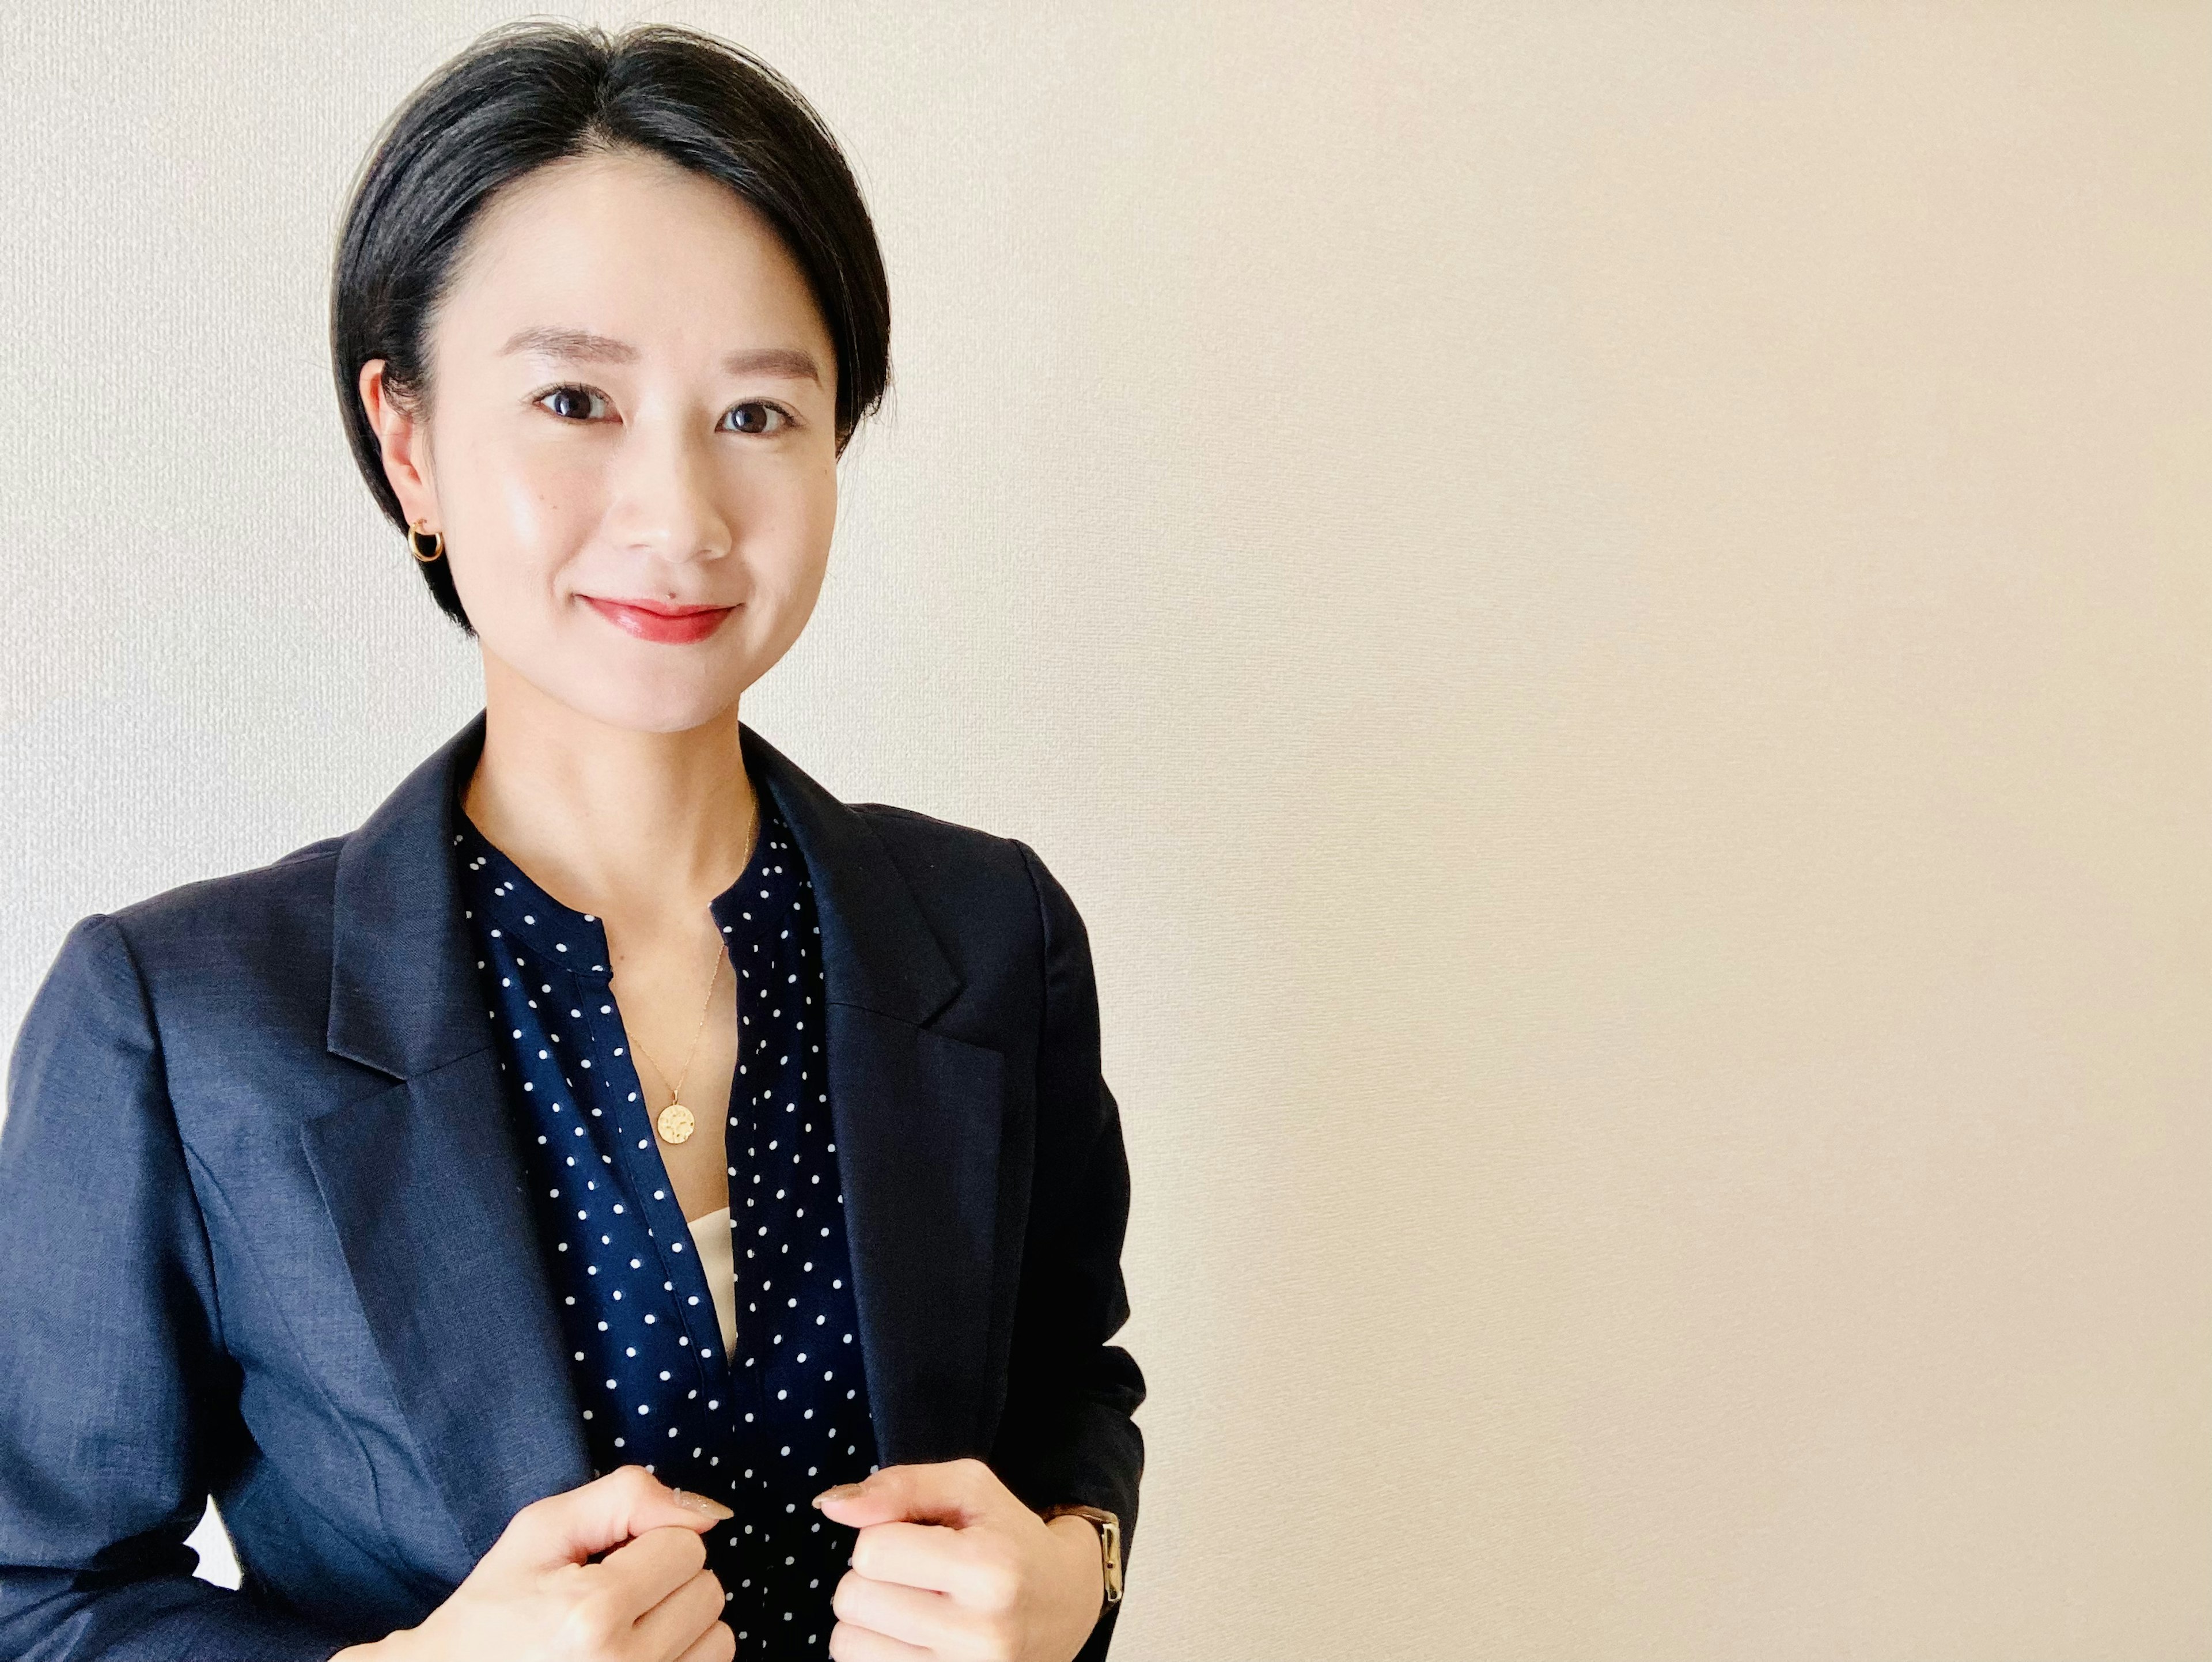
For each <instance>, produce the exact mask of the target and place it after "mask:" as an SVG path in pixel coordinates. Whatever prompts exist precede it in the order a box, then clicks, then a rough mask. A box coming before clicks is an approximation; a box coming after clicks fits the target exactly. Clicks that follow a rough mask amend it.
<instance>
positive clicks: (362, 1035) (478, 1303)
mask: <svg viewBox="0 0 2212 1662" xmlns="http://www.w3.org/2000/svg"><path fill="white" fill-rule="evenodd" d="M483 720H484V718H483V715H482V713H481V712H479V713H478V715H477V716H476V717H475V718H474V719H473V720H472V721H471V722H470V723H469V724H468V726H467V727H465V728H463V729H462V730H461V731H460V732H459V734H456V735H455V736H454V737H453V739H452V740H448V741H447V743H446V744H445V745H444V746H441V748H440V749H439V750H438V751H437V752H436V753H435V754H434V755H432V756H431V757H430V758H428V760H426V761H425V762H423V763H422V765H420V766H419V767H417V768H416V770H414V772H412V773H411V774H410V775H409V776H408V777H407V778H406V779H405V780H404V782H402V783H401V784H400V786H399V788H398V789H397V790H395V791H394V792H393V793H392V795H391V796H390V797H389V798H388V799H387V800H386V801H385V802H384V804H383V805H382V806H381V807H379V808H378V809H377V810H376V812H375V813H374V814H373V815H371V816H370V817H369V819H368V821H367V823H365V824H364V825H362V826H361V828H360V829H359V830H357V831H352V832H350V833H349V834H347V835H345V836H343V837H329V838H326V839H325V840H324V841H322V842H319V843H311V844H309V845H308V846H307V847H306V848H303V849H298V850H296V851H295V852H294V853H292V854H289V855H285V856H284V857H283V859H281V860H278V861H275V862H274V863H272V864H270V865H267V866H264V867H261V868H258V869H255V870H252V871H247V872H241V873H239V874H235V875H234V876H228V877H222V878H216V879H213V880H209V881H205V882H199V883H191V884H187V885H185V886H182V887H180V888H176V889H172V890H170V891H168V892H167V893H164V894H161V895H158V896H156V897H155V898H152V899H149V900H145V901H141V902H139V903H138V904H135V905H131V906H125V907H124V908H122V909H121V910H118V911H116V912H114V913H112V914H106V915H98V914H96V915H94V916H89V917H87V918H85V919H83V920H82V922H78V923H77V924H76V926H75V927H74V928H71V929H70V932H69V934H68V935H67V936H66V938H65V939H64V941H63V943H62V947H61V950H60V953H59V954H58V957H57V959H55V962H54V965H53V967H52V970H51V971H49V972H48V973H47V976H46V980H45V981H44V983H42V984H41V985H40V989H39V992H38V995H37V996H36V998H35V999H34V1000H33V1003H32V1005H31V1008H30V1010H29V1013H28V1014H27V1016H26V1017H25V1019H24V1022H23V1026H22V1029H21V1033H20V1034H19V1035H18V1037H17V1039H16V1043H15V1050H14V1052H13V1055H12V1057H11V1059H10V1063H9V1076H8V1117H7V1119H6V1121H5V1123H4V1125H0V1657H5V1658H37V1659H40V1662H58V1659H64V1658H70V1659H75V1658H91V1657H100V1658H111V1659H155V1658H161V1659H185V1658H192V1659H221V1662H261V1659H266V1662H280V1659H281V1662H310V1659H312V1662H323V1659H325V1658H327V1657H328V1656H329V1655H330V1654H331V1652H332V1651H334V1650H337V1649H338V1648H339V1647H341V1646H343V1645H345V1644H349V1643H356V1642H360V1641H365V1640H369V1639H375V1638H380V1637H381V1636H382V1635H385V1634H386V1633H389V1632H391V1631H392V1630H393V1629H398V1628H404V1627H410V1626H412V1625H414V1624H416V1623H417V1622H420V1621H421V1620H422V1618H423V1617H424V1616H426V1615H427V1614H428V1612H429V1611H430V1610H433V1609H434V1608H435V1607H436V1606H437V1605H438V1604H440V1603H441V1602H442V1601H443V1600H444V1599H445V1598H446V1597H447V1595H448V1594H449V1593H451V1592H452V1591H453V1588H454V1587H455V1586H457V1585H458V1584H459V1581H460V1580H462V1578H463V1577H465V1575H466V1574H468V1573H469V1570H470V1568H471V1567H472V1566H473V1565H474V1564H475V1563H476V1562H477V1558H478V1557H479V1556H481V1555H482V1554H483V1552H484V1551H485V1549H487V1548H489V1546H490V1545H491V1544H492V1543H493V1542H494V1541H495V1539H496V1538H497V1537H498V1536H499V1534H500V1532H501V1530H503V1529H504V1528H505V1527H506V1525H507V1521H508V1520H509V1519H511V1518H512V1517H513V1515H514V1513H515V1512H516V1510H517V1509H518V1508H520V1507H523V1506H525V1505H526V1504H527V1503H529V1502H530V1501H535V1500H537V1499H538V1498H540V1497H541V1496H544V1495H553V1494H557V1493H559V1492H560V1491H562V1490H564V1489H568V1488H574V1487H575V1486H576V1485H578V1484H580V1483H583V1482H588V1481H589V1480H590V1477H591V1468H590V1464H589V1462H588V1460H587V1458H586V1447H585V1442H584V1437H583V1434H582V1427H581V1422H580V1418H579V1410H578V1405H577V1403H576V1401H575V1398H574V1394H573V1391H572V1390H571V1387H570V1383H569V1379H568V1374H569V1369H568V1366H567V1364H566V1361H565V1359H564V1356H563V1355H562V1347H561V1341H560V1328H559V1323H558V1319H557V1317H556V1312H555V1310H554V1308H553V1303H552V1299H551V1296H550V1293H549V1291H548V1288H547V1282H546V1278H545V1274H544V1267H543V1264H542V1263H541V1261H540V1258H539V1247H538V1240H537V1236H536V1233H535V1226H534V1223H533V1221H532V1215H531V1213H530V1210H529V1202H528V1199H527V1196H526V1194H525V1192H524V1168H523V1166H522V1164H521V1156H520V1148H518V1146H517V1143H516V1135H517V1134H516V1132H515V1131H514V1129H513V1128H512V1127H511V1126H510V1123H509V1118H508V1110H507V1103H506V1099H505V1096H504V1094H503V1092H504V1087H503V1085H502V1083H501V1075H500V1071H499V1063H498V1059H497V1057H496V1056H495V1054H494V1053H493V1051H492V1050H491V1049H490V1048H489V1045H488V1043H487V1038H486V1034H485V1030H484V1024H483V1017H482V1015H481V1014H479V1012H480V1010H481V1009H482V1007H483V1001H482V998H481V996H480V995H479V993H478V990H477V981H476V969H475V963H474V956H473V953H472V951H471V947H470V944H469V939H468V935H467V926H466V924H465V920H464V919H463V917H462V916H461V910H460V903H459V896H458V891H457V886H456V882H455V877H454V874H453V866H452V861H451V857H450V855H449V852H448V850H449V847H450V843H451V839H452V827H451V824H450V816H451V814H452V813H453V807H452V803H453V801H455V800H457V798H458V794H459V793H458V789H457V786H458V784H459V783H460V782H465V777H466V773H467V770H471V769H472V768H473V766H474V764H475V762H476V759H477V756H478V755H479V754H481V752H482V748H483ZM741 742H742V745H743V748H744V757H745V760H746V764H747V765H748V767H749V769H750V771H751V774H752V776H753V778H754V779H755V780H756V781H757V782H759V783H760V784H761V785H762V786H763V787H764V788H766V789H767V790H768V791H769V793H770V794H772V795H773V796H774V798H775V803H776V806H777V807H779V808H781V810H782V812H783V815H784V818H785V819H786V820H787V821H788V822H789V824H790V826H791V829H792V831H793V835H794V836H795V837H797V838H798V840H799V847H800V849H801V851H802V852H803V853H804V855H805V859H806V865H807V869H808V871H809V872H810V874H811V876H812V878H813V880H814V886H815V892H816V896H817V905H818V910H819V913H820V922H821V928H822V952H823V975H824V977H825V980H826V983H827V990H828V995H829V1008H828V1010H827V1012H826V1026H827V1033H828V1040H827V1042H828V1046H829V1058H828V1065H829V1081H830V1097H831V1110H832V1113H833V1116H834V1119H835V1123H836V1130H837V1141H838V1158H839V1160H840V1162H841V1168H842V1179H843V1183H844V1189H845V1197H846V1213H847V1227H848V1230H849V1232H850V1235H851V1241H852V1250H853V1261H854V1292H855V1294H856V1295H857V1298H858V1301H859V1306H860V1338H861V1342H862V1347H863V1355H864V1360H865V1361H866V1371H867V1385H868V1403H869V1407H870V1409H871V1410H872V1413H873V1415H874V1418H875V1427H876V1434H877V1438H878V1451H879V1456H880V1458H881V1459H882V1461H883V1462H884V1464H897V1463H903V1462H908V1461H924V1460H946V1459H952V1458H958V1457H961V1456H965V1455H972V1456H975V1457H978V1458H983V1459H985V1460H987V1461H988V1462H989V1464H991V1466H992V1468H993V1469H994V1470H995V1471H996V1472H997V1473H998V1474H999V1476H1000V1478H1001V1479H1002V1480H1003V1481H1004V1482H1006V1484H1007V1486H1008V1487H1009V1488H1012V1490H1013V1491H1014V1492H1015V1493H1016V1494H1018V1495H1020V1496H1021V1497H1022V1498H1023V1499H1024V1500H1025V1501H1029V1502H1030V1504H1032V1505H1034V1506H1039V1507H1042V1506H1043V1505H1045V1504H1048V1503H1050V1502H1054V1501H1088V1502H1090V1503H1091V1504H1094V1505H1097V1506H1103V1507H1109V1508H1111V1509H1112V1510H1113V1511H1114V1512H1115V1513H1119V1514H1120V1516H1121V1520H1122V1525H1123V1529H1124V1531H1125V1536H1124V1540H1125V1543H1126V1542H1127V1539H1128V1538H1129V1537H1130V1536H1133V1533H1134V1526H1135V1522H1136V1515H1137V1484H1138V1478H1139V1474H1140V1472H1141V1470H1142V1468H1143V1463H1144V1441H1143V1438H1142V1436H1141V1435H1140V1434H1139V1431H1138V1429H1137V1427H1136V1426H1135V1424H1134V1423H1133V1421H1132V1419H1131V1417H1130V1416H1131V1414H1132V1412H1133V1410H1134V1409H1136V1407H1137V1406H1138V1404H1139V1403H1140V1402H1141V1401H1142V1400H1143V1399H1144V1394H1145V1385H1144V1379H1143V1376H1142V1375H1141V1373H1139V1370H1138V1368H1137V1366H1136V1364H1135V1363H1134V1362H1133V1361H1132V1360H1131V1359H1130V1357H1129V1355H1127V1352H1126V1351H1124V1350H1122V1349H1121V1348H1119V1347H1116V1346H1114V1345H1110V1344H1109V1343H1107V1342H1106V1341H1107V1340H1108V1338H1109V1336H1111V1335H1112V1334H1113V1333H1114V1332H1115V1330H1117V1329H1119V1328H1120V1327H1121V1324H1122V1323H1123V1321H1124V1320H1125V1319H1126V1318H1127V1313H1128V1306H1127V1300H1126V1299H1125V1296H1124V1293H1123V1287H1122V1280H1121V1265H1120V1260H1121V1239H1122V1233H1123V1228H1124V1226H1125V1224H1126V1221H1127V1213H1128V1168H1127V1160H1126V1159H1125V1157H1124V1154H1123V1150H1122V1142H1121V1124H1120V1117H1119V1114H1118V1111H1117V1110H1116V1108H1115V1102H1114V1099H1113V1096H1112V1094H1111V1093H1109V1091H1108V1090H1107V1088H1106V1086H1105V1083H1104V1081H1103V1079H1102V1078H1101V1076H1100V1073H1099V1062H1098V1018H1097V992H1096V989H1095V987H1094V984H1093V982H1092V979H1091V953H1090V947H1089V945H1088V942H1087V941H1086V938H1085V933H1084V928H1083V923H1082V921H1081V919H1080V918H1079V916H1077V913H1076V910H1075V908H1074V906H1073V904H1071V903H1070V901H1069V900H1068V898H1067V895H1066V892H1064V891H1063V890H1062V889H1061V887H1060V885H1059V884H1058V883H1057V882H1055V881H1054V879H1053V877H1052V875H1051V874H1050V873H1048V871H1046V869H1045V868H1044V867H1043V865H1042V863H1041V862H1040V861H1038V859H1037V857H1036V855H1035V854H1034V853H1032V852H1031V851H1030V849H1029V848H1028V847H1027V846H1025V845H1024V844H1023V843H1018V842H1015V841H1012V840H1010V839H1006V838H1002V837H993V836H989V835H987V834H985V833H983V832H981V831H972V830H969V829H967V828H965V827H963V826H959V825H949V824H947V823H945V822H944V821H942V820H939V819H930V818H928V817H927V816H926V815H922V814H919V813H910V812H908V811H905V810H902V809H898V808H890V807H882V806H879V805H875V804H858V805H848V804H846V803H842V802H840V801H837V800H836V799H835V798H834V797H832V796H830V795H829V793H828V792H826V791H825V790H823V788H822V787H820V786H819V785H817V783H815V782H814V781H813V780H811V778H809V777H808V776H806V775H805V773H803V772H801V771H800V770H799V769H798V768H797V767H796V766H794V765H793V764H792V763H791V762H790V761H788V760H787V759H786V758H784V757H783V756H782V755H781V754H780V753H778V752H776V751H775V749H774V748H773V747H772V746H769V744H767V743H766V742H765V741H764V740H762V739H761V738H760V737H759V736H758V735H757V734H755V733H754V732H752V730H751V729H750V728H741ZM209 1495H213V1496H214V1497H215V1499H216V1504H217V1506H218V1507H219V1508H220V1509H221V1512H222V1519H223V1522H224V1524H225V1525H227V1526H228V1530H229V1533H230V1537H231V1539H232V1541H233V1543H234V1544H235V1546H236V1549H237V1553H238V1560H239V1567H240V1574H241V1576H242V1584H241V1586H240V1587H239V1588H238V1589H237V1590H236V1591H232V1590H229V1589H225V1588H221V1587H217V1586H213V1585H212V1584H210V1583H208V1582H205V1581H202V1580H196V1579H194V1577H193V1576H192V1571H193V1569H194V1568H196V1566H197V1555H196V1554H194V1553H193V1552H192V1550H191V1549H190V1548H188V1547H186V1546H185V1544H184V1543H185V1537H186V1536H187V1535H188V1534H189V1533H190V1532H191V1530H192V1528H193V1527H194V1525H197V1523H198V1521H199V1519H200V1516H201V1513H202V1510H203V1507H204V1504H205V1501H206V1500H207V1497H208V1496H209ZM1117 1614H1118V1606H1115V1607H1109V1609H1108V1610H1107V1611H1106V1612H1105V1614H1104V1616H1103V1617H1102V1619H1101V1621H1100V1622H1099V1624H1098V1628H1097V1631H1095V1632H1094V1633H1093V1635H1091V1640H1090V1642H1089V1643H1088V1645H1086V1647H1085V1650H1084V1652H1083V1653H1082V1654H1083V1657H1084V1659H1085V1662H1091V1659H1097V1658H1101V1657H1103V1656H1104V1654H1105V1652H1106V1647H1107V1644H1108V1641H1109V1639H1110V1637H1111V1635H1112V1629H1113V1625H1114V1618H1115V1615H1117Z"/></svg>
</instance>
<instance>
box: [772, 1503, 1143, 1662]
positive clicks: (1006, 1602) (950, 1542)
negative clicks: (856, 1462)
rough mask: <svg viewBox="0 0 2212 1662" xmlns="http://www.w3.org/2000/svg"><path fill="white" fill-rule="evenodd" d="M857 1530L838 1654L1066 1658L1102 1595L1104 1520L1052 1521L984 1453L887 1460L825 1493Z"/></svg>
mask: <svg viewBox="0 0 2212 1662" xmlns="http://www.w3.org/2000/svg"><path fill="white" fill-rule="evenodd" d="M814 1504H815V1505H816V1506H817V1507H821V1509H822V1511H823V1515H824V1516H826V1517H828V1518H830V1519H834V1520H835V1521H836V1522H838V1523H840V1524H844V1525H848V1526H849V1527H853V1528H857V1529H858V1530H859V1531H860V1538H859V1539H858V1540H857V1541H855V1542H854V1545H853V1567H852V1568H851V1569H849V1570H848V1571H847V1572H846V1573H845V1574H844V1576H843V1578H842V1580H839V1581H838V1583H837V1588H836V1593H835V1594H834V1595H833V1597H832V1599H831V1608H833V1609H834V1610H836V1613H837V1625H836V1627H835V1628H833V1629H830V1632H829V1654H830V1656H831V1657H832V1658H834V1659H835V1662H921V1659H924V1658H935V1659H939V1662H1070V1659H1071V1658H1073V1656H1074V1654H1075V1653H1076V1652H1078V1651H1079V1650H1081V1649H1082V1648H1083V1641H1085V1640H1086V1639H1088V1638H1089V1637H1090V1636H1091V1629H1093V1628H1095V1627H1096V1626H1097V1623H1098V1616H1099V1612H1100V1611H1101V1610H1103V1608H1104V1604H1105V1598H1106V1578H1105V1571H1104V1568H1103V1564H1102V1562H1101V1560H1100V1557H1099V1552H1098V1531H1097V1525H1093V1524H1091V1523H1089V1522H1087V1521H1085V1519H1081V1518H1056V1519H1054V1520H1053V1521H1052V1522H1051V1523H1049V1524H1047V1523H1046V1522H1045V1521H1044V1520H1043V1519H1041V1518H1039V1517H1038V1516H1037V1515H1036V1513H1034V1512H1031V1511H1030V1509H1029V1507H1026V1506H1024V1505H1023V1504H1022V1502H1021V1501H1020V1500H1019V1499H1018V1497H1017V1496H1016V1495H1015V1494H1014V1493H1013V1491H1012V1489H1010V1488H1007V1487H1006V1485H1005V1484H1004V1483H1002V1482H1000V1481H999V1477H998V1474H997V1473H996V1472H994V1471H993V1470H991V1468H990V1467H988V1466H987V1465H985V1464H983V1463H982V1462H981V1460H946V1461H943V1462H939V1463H936V1464H927V1465H900V1466H885V1467H884V1468H883V1469H882V1470H878V1471H875V1472H872V1473H871V1474H870V1475H869V1476H867V1477H866V1479H865V1480H864V1481H862V1482H858V1483H840V1484H839V1485H838V1486H837V1487H836V1488H832V1489H826V1490H824V1491H823V1493H822V1494H821V1495H818V1496H817V1497H816V1499H815V1502H814Z"/></svg>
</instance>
